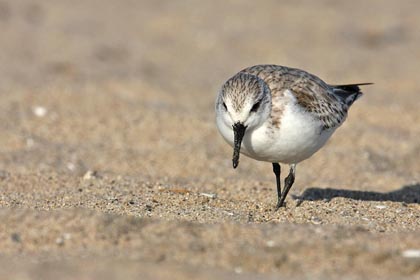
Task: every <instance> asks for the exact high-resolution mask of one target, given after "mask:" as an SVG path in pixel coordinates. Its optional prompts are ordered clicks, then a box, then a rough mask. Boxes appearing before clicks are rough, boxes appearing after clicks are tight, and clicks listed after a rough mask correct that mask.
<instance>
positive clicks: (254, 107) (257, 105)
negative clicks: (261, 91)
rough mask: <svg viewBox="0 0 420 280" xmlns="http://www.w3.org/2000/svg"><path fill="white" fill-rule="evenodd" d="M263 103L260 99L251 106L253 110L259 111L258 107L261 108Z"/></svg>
mask: <svg viewBox="0 0 420 280" xmlns="http://www.w3.org/2000/svg"><path fill="white" fill-rule="evenodd" d="M260 105H261V101H258V102H257V103H255V104H254V106H252V108H251V112H257V111H258V108H260Z"/></svg>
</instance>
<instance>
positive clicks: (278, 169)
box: [273, 163, 281, 210]
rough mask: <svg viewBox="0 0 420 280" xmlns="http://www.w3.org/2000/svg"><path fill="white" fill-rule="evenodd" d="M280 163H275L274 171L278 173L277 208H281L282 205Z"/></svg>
mask: <svg viewBox="0 0 420 280" xmlns="http://www.w3.org/2000/svg"><path fill="white" fill-rule="evenodd" d="M280 171H281V168H280V164H278V163H273V172H274V174H275V175H276V183H277V206H276V210H277V209H279V207H280V206H279V205H280V197H281V185H280Z"/></svg>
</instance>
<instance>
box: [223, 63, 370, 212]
mask: <svg viewBox="0 0 420 280" xmlns="http://www.w3.org/2000/svg"><path fill="white" fill-rule="evenodd" d="M369 84H371V83H358V84H346V85H329V84H327V83H326V82H324V81H323V80H321V79H320V78H318V77H317V76H315V75H313V74H310V73H308V72H306V71H303V70H300V69H296V68H290V67H285V66H279V65H256V66H252V67H249V68H246V69H244V70H242V71H240V72H238V73H237V74H235V75H234V76H233V77H232V78H230V79H229V80H227V81H226V82H225V83H224V84H223V86H222V88H221V90H220V93H219V95H218V96H217V100H216V124H217V128H218V130H219V132H220V133H221V135H222V136H223V138H224V139H225V140H226V141H227V142H228V143H229V144H230V145H231V146H232V147H233V158H232V162H233V168H236V167H238V164H239V154H240V153H242V154H245V155H246V156H248V157H250V158H253V159H256V160H259V161H267V162H271V163H272V167H273V172H274V174H275V176H276V184H277V205H276V208H275V209H276V210H278V209H279V208H280V207H282V206H284V201H285V199H286V196H287V194H288V192H289V191H290V188H291V187H292V185H293V183H294V181H295V174H296V165H297V164H298V163H299V162H301V161H303V160H305V159H307V158H309V157H311V156H312V155H313V154H314V153H315V152H317V151H318V150H319V149H320V148H321V147H322V146H324V144H325V143H326V142H327V140H328V139H329V138H330V136H331V135H332V134H333V133H334V131H335V130H336V129H337V128H338V127H339V126H340V125H341V124H342V123H343V122H344V120H345V119H346V117H347V112H348V109H349V108H350V106H351V105H352V104H353V102H354V101H355V100H356V99H357V98H359V97H360V96H361V95H362V92H361V91H360V88H359V86H362V85H369ZM280 163H283V164H289V165H290V171H289V175H287V177H286V178H285V180H284V189H283V192H282V191H281V184H280V172H281V167H280Z"/></svg>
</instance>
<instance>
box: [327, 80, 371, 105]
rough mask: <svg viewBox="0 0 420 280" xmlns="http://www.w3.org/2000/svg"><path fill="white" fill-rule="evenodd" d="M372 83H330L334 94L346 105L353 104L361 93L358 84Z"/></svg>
mask: <svg viewBox="0 0 420 280" xmlns="http://www.w3.org/2000/svg"><path fill="white" fill-rule="evenodd" d="M367 85H373V83H360V84H348V85H332V88H333V91H334V94H335V95H337V96H339V97H340V98H341V99H342V100H343V102H344V103H346V104H347V105H348V106H350V105H351V104H353V102H354V101H356V99H357V98H359V97H360V96H361V95H362V94H363V93H362V92H361V91H360V88H359V86H367Z"/></svg>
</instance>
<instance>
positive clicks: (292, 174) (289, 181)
mask: <svg viewBox="0 0 420 280" xmlns="http://www.w3.org/2000/svg"><path fill="white" fill-rule="evenodd" d="M295 171H296V165H295V164H292V165H291V166H290V172H289V175H287V177H286V178H285V179H284V190H283V193H282V194H281V198H280V201H279V203H278V204H277V207H278V208H280V207H282V206H283V204H284V201H285V200H286V196H287V194H288V193H289V191H290V188H291V187H292V185H293V183H294V182H295Z"/></svg>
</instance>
